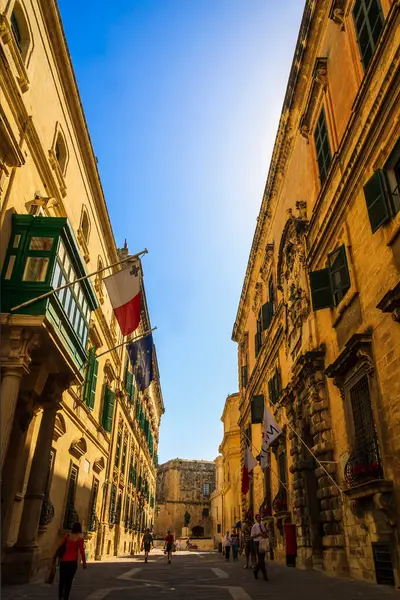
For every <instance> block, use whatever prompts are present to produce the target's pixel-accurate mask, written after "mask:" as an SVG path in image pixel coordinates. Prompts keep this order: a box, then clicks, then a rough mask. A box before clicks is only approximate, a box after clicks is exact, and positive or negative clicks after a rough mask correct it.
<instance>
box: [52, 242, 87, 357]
mask: <svg viewBox="0 0 400 600" xmlns="http://www.w3.org/2000/svg"><path fill="white" fill-rule="evenodd" d="M75 279H77V276H76V273H75V269H74V267H73V265H72V263H71V261H70V259H69V256H68V254H67V252H66V250H65V246H64V244H63V242H62V240H60V244H59V248H58V254H57V259H56V265H55V268H54V273H53V281H52V283H53V288H58V287H61V286H63V285H65V284H66V283H71V282H72V281H75ZM57 295H58V299H59V301H60V303H61V305H62V307H63V308H64V311H65V312H66V314H67V316H68V318H69V321H70V323H71V325H72V327H73V329H74V331H75V334H76V335H77V336H78V338H79V340H80V341H81V343H82V345H83V346H85V345H86V340H87V335H88V330H89V321H90V312H91V311H90V308H89V305H88V303H87V302H86V298H85V294H84V291H83V285H82V283H81V282H78V283H75V285H74V286H70V287H68V288H64V289H63V290H60V291H59V292H57Z"/></svg>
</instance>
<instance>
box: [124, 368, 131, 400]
mask: <svg viewBox="0 0 400 600" xmlns="http://www.w3.org/2000/svg"><path fill="white" fill-rule="evenodd" d="M132 387H133V373H131V371H127V372H126V382H125V390H126V393H127V394H128V396H129V398H131V397H132Z"/></svg>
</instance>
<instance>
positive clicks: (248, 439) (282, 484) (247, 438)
mask: <svg viewBox="0 0 400 600" xmlns="http://www.w3.org/2000/svg"><path fill="white" fill-rule="evenodd" d="M243 435H244V437H245V438H246V440H247V441H248V442H249V444H251V445H252V446H253V448H254V450H255V451H256V452H257V454H260V453H261V450H262V448H261V450H260V452H258V450H257V448H256V446H255V445H254V444H253V442H252V441H251V439H250V438H249V437H247V435H246V434H245V432H244V431H243ZM260 466H261V465H260ZM269 468H270V469H271V473H273V474H274V475H275V477H276V478H277V480H278V482H279V483H280V484H281V486H283V487H284V488H285V490H286V491H287V492H289V490H288V488H287V487H286V485H285V484H284V483H283V481H281V480H280V479H279V476H278V475H277V473H276V472H275V471H273V470H272V466H271V465H269ZM262 470H264V469H262Z"/></svg>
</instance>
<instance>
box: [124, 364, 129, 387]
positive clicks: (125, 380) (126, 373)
mask: <svg viewBox="0 0 400 600" xmlns="http://www.w3.org/2000/svg"><path fill="white" fill-rule="evenodd" d="M128 373H129V358H127V359H126V363H125V372H124V388H125V389H126V390H127V388H126V384H127V378H128ZM127 391H128V390H127Z"/></svg>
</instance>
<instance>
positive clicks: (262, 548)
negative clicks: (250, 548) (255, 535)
mask: <svg viewBox="0 0 400 600" xmlns="http://www.w3.org/2000/svg"><path fill="white" fill-rule="evenodd" d="M260 532H261V533H267V532H266V531H265V530H264V529H263V528H262V527H261V525H260ZM258 551H259V552H261V553H262V554H265V553H267V552H269V538H268V537H262V538H261V540H260V541H259V543H258Z"/></svg>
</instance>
